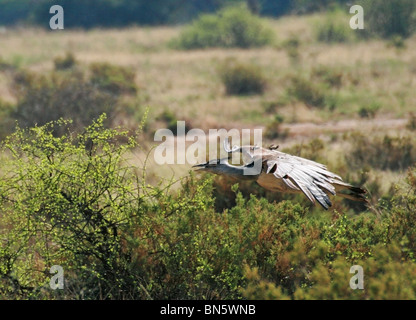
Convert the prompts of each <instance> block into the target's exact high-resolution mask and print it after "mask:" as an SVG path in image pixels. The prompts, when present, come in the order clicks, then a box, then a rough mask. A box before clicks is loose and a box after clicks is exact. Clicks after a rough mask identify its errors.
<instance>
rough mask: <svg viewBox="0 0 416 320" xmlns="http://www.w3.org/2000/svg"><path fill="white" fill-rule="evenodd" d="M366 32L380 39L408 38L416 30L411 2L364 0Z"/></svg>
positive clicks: (415, 16) (415, 5)
mask: <svg viewBox="0 0 416 320" xmlns="http://www.w3.org/2000/svg"><path fill="white" fill-rule="evenodd" d="M363 7H364V12H365V19H366V20H365V23H366V26H365V28H366V30H368V32H369V33H370V34H373V35H377V36H380V37H382V38H393V37H397V36H400V37H403V38H408V37H409V36H411V34H412V33H413V32H414V30H415V28H416V15H415V12H416V3H415V1H413V0H391V1H385V0H366V1H364V2H363Z"/></svg>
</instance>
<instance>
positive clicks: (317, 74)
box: [311, 65, 344, 89]
mask: <svg viewBox="0 0 416 320" xmlns="http://www.w3.org/2000/svg"><path fill="white" fill-rule="evenodd" d="M343 78H344V73H343V71H342V70H340V69H337V68H334V67H328V66H324V65H319V66H317V67H314V68H313V69H312V73H311V79H317V80H318V81H320V82H324V83H325V84H327V85H328V86H329V87H331V88H336V89H339V88H340V87H341V86H342V84H343Z"/></svg>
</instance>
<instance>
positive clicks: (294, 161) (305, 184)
mask: <svg viewBox="0 0 416 320" xmlns="http://www.w3.org/2000/svg"><path fill="white" fill-rule="evenodd" d="M263 157H264V161H265V163H266V173H267V174H273V175H274V176H275V177H276V179H282V180H283V182H284V183H285V185H286V186H287V187H288V188H290V189H293V190H300V191H302V192H303V193H304V194H305V196H306V197H307V198H308V199H309V200H310V201H311V202H312V203H315V201H317V202H318V203H319V204H321V205H322V207H324V208H325V209H328V208H329V207H330V206H331V205H332V203H331V201H330V199H329V197H328V194H327V193H326V192H325V191H327V192H328V193H330V194H332V195H335V194H336V192H335V187H334V186H333V185H332V183H334V182H335V180H339V181H340V182H341V183H342V179H341V177H339V176H338V175H336V174H334V173H332V172H330V171H328V170H327V169H326V166H324V165H322V164H320V163H317V162H315V161H312V160H307V159H303V158H300V157H296V156H291V155H288V154H284V153H282V152H277V151H273V152H268V153H267V154H266V155H264V156H263Z"/></svg>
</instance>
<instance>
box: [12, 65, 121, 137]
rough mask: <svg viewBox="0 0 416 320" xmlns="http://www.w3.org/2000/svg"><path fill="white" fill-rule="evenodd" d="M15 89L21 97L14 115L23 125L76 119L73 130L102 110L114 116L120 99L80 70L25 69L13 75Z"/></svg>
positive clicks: (99, 113) (84, 124) (95, 116)
mask: <svg viewBox="0 0 416 320" xmlns="http://www.w3.org/2000/svg"><path fill="white" fill-rule="evenodd" d="M14 92H15V95H16V97H17V99H18V101H17V106H16V109H15V111H14V114H13V116H14V118H15V119H17V120H18V122H19V123H20V125H22V126H23V127H32V126H34V125H44V124H46V123H48V122H49V121H52V120H58V119H59V118H64V119H72V120H73V123H72V127H73V129H74V130H82V128H84V127H85V126H86V125H87V124H88V123H90V122H91V121H92V120H93V119H97V118H98V117H99V115H101V114H102V113H107V114H108V115H109V116H110V118H111V117H112V115H113V114H114V112H115V106H116V104H117V99H118V97H117V96H115V95H112V94H110V93H109V92H107V91H103V90H100V88H97V86H95V85H94V84H92V83H91V82H90V80H89V79H88V78H87V77H86V75H85V74H84V73H82V72H81V71H73V72H71V73H69V74H67V73H65V74H61V73H58V72H51V73H49V74H47V73H46V74H42V75H40V74H36V73H30V72H25V71H22V72H19V73H18V74H16V76H15V77H14ZM61 133H62V132H57V134H61Z"/></svg>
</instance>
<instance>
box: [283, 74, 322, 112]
mask: <svg viewBox="0 0 416 320" xmlns="http://www.w3.org/2000/svg"><path fill="white" fill-rule="evenodd" d="M287 94H288V95H289V96H291V97H294V98H296V99H297V100H299V101H301V102H304V103H305V104H306V105H307V106H310V107H317V108H323V107H325V99H326V88H325V87H323V86H322V85H321V84H319V83H316V82H313V81H311V80H309V79H308V78H306V77H305V76H301V75H299V76H293V77H292V78H291V79H290V86H289V88H288V89H287Z"/></svg>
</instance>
